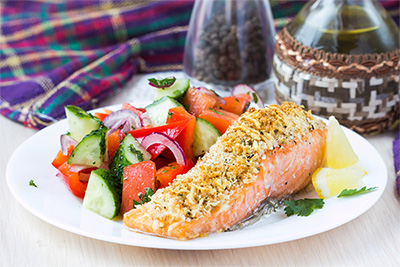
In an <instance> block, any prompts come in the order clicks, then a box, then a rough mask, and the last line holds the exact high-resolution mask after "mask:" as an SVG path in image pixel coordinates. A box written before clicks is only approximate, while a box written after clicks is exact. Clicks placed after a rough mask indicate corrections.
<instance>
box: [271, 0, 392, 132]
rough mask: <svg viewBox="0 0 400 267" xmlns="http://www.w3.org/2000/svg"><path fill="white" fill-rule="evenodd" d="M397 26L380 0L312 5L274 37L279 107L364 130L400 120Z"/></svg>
mask: <svg viewBox="0 0 400 267" xmlns="http://www.w3.org/2000/svg"><path fill="white" fill-rule="evenodd" d="M399 36H400V34H399V28H398V27H397V25H396V24H395V22H394V21H393V19H392V18H391V17H390V15H389V14H388V13H387V12H386V10H385V9H384V8H383V7H382V6H381V5H380V3H379V2H377V1H375V0H314V1H309V2H308V3H307V4H306V5H305V6H304V7H303V9H302V10H301V11H300V12H299V13H298V14H297V15H296V17H295V18H294V19H293V21H292V22H291V23H290V24H288V25H287V26H286V27H285V28H284V29H283V30H282V31H281V32H279V34H278V35H277V38H276V46H275V56H274V61H273V70H274V73H275V76H276V80H275V95H276V98H277V101H278V102H283V101H293V102H296V103H297V104H301V105H304V106H305V108H307V109H311V110H312V111H313V113H314V114H317V115H320V116H322V117H326V118H327V117H329V116H331V115H334V116H335V117H336V118H337V119H338V120H339V122H340V123H341V124H343V125H345V126H347V127H349V128H351V129H353V130H355V131H357V132H359V133H361V134H371V133H379V132H383V131H385V130H387V129H389V128H390V127H392V126H394V125H396V121H398V120H399V115H400V112H399V109H400V107H399V100H400V97H399V92H400V83H399V80H400V50H399Z"/></svg>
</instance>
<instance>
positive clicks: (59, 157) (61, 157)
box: [51, 145, 74, 169]
mask: <svg viewBox="0 0 400 267" xmlns="http://www.w3.org/2000/svg"><path fill="white" fill-rule="evenodd" d="M67 149H68V154H67V155H64V154H63V153H62V151H61V150H60V151H58V153H57V155H56V157H55V158H54V160H53V162H52V163H51V164H52V165H53V166H54V167H55V168H56V169H58V168H59V167H60V166H61V165H62V164H63V163H65V162H67V160H68V157H69V155H70V154H71V152H72V150H74V146H73V145H69V146H68V148H67Z"/></svg>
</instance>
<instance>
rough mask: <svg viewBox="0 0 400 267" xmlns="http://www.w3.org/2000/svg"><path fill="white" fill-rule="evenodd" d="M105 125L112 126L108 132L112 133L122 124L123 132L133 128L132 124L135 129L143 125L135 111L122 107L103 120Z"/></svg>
mask: <svg viewBox="0 0 400 267" xmlns="http://www.w3.org/2000/svg"><path fill="white" fill-rule="evenodd" d="M103 123H104V126H106V127H107V128H110V131H109V132H108V134H112V133H113V132H115V131H116V130H118V129H119V128H120V127H121V126H122V130H121V132H126V131H129V130H131V128H132V126H133V127H135V129H137V128H140V127H141V126H142V124H141V122H140V118H139V116H138V115H136V113H135V112H133V111H132V110H129V109H121V110H117V111H114V112H112V113H111V114H110V115H108V116H107V117H105V119H104V120H103Z"/></svg>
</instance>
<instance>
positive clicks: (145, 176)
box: [121, 160, 156, 214]
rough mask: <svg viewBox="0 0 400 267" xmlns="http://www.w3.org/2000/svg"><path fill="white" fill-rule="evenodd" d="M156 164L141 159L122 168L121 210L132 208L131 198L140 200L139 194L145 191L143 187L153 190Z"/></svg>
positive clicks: (123, 211)
mask: <svg viewBox="0 0 400 267" xmlns="http://www.w3.org/2000/svg"><path fill="white" fill-rule="evenodd" d="M155 177H156V164H155V163H154V162H153V161H151V160H147V161H142V162H139V163H135V164H132V165H129V166H126V167H125V168H124V176H123V183H122V203H121V212H122V214H124V213H125V212H128V211H130V210H131V209H133V200H136V201H137V202H140V198H139V195H140V194H144V193H145V188H151V189H152V190H153V192H154V191H155Z"/></svg>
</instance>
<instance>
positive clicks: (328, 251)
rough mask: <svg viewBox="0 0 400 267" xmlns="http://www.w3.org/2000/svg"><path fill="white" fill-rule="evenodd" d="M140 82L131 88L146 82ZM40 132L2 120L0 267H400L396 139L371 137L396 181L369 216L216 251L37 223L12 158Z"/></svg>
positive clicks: (122, 96) (131, 93) (122, 97)
mask: <svg viewBox="0 0 400 267" xmlns="http://www.w3.org/2000/svg"><path fill="white" fill-rule="evenodd" d="M139 78H140V77H139ZM139 78H135V79H133V81H132V82H131V83H130V84H129V85H128V86H127V87H132V85H136V84H140V83H143V80H138V79H139ZM135 90H136V91H135ZM143 90H147V89H143V88H142V89H141V88H135V89H134V90H128V89H126V88H125V89H124V90H122V91H121V92H120V93H119V94H117V95H115V96H114V97H112V98H111V99H109V100H107V101H106V102H105V103H103V104H102V105H103V106H106V105H109V104H115V103H121V102H125V101H130V100H132V99H134V98H135V95H138V94H143V93H144V92H143ZM146 95H148V94H146ZM146 97H147V96H146ZM35 132H36V131H35V130H32V129H28V128H25V127H23V126H22V125H20V124H17V123H15V122H12V121H10V120H8V119H6V118H4V117H0V157H1V158H0V174H1V175H0V205H1V216H0V245H1V249H0V266H288V265H290V266H400V199H399V197H397V195H396V192H395V175H394V167H393V158H392V141H393V139H394V136H395V132H387V133H384V134H381V135H376V136H370V137H367V138H366V139H367V140H368V141H369V142H370V143H371V144H372V145H373V146H374V147H375V148H376V149H377V150H378V152H379V153H380V154H381V156H382V157H383V159H384V161H385V163H386V166H387V169H388V173H389V177H388V179H389V180H388V185H387V187H386V190H385V192H384V193H383V195H382V197H381V199H380V200H379V201H378V202H377V203H376V204H375V205H374V206H373V207H372V208H371V209H369V210H368V211H367V212H365V213H364V214H363V215H361V216H359V217H358V218H356V219H354V220H352V221H351V222H348V223H346V224H344V225H342V226H340V227H337V228H335V229H333V230H330V231H328V232H325V233H322V234H318V235H315V236H311V237H307V238H303V239H300V240H295V241H290V242H285V243H279V244H275V245H268V246H261V247H254V248H243V249H228V250H215V251H179V250H162V249H151V248H140V247H134V246H127V245H119V244H114V243H109V242H104V241H99V240H95V239H91V238H88V237H83V236H80V235H77V234H73V233H70V232H68V231H65V230H62V229H59V228H57V227H55V226H52V225H50V224H49V223H47V222H44V221H42V220H40V219H39V218H37V217H35V216H34V215H33V214H31V213H30V212H29V211H27V210H26V209H25V208H23V207H22V206H21V205H20V204H19V203H18V202H17V201H16V200H15V199H14V197H13V196H12V195H11V193H10V191H9V189H8V187H7V184H6V177H5V172H6V166H7V162H8V159H9V158H10V156H11V155H12V153H13V152H14V150H15V149H16V148H17V147H18V146H19V145H20V144H21V143H22V142H24V141H25V140H27V139H28V138H29V137H30V136H32V135H33V134H34V133H35ZM32 156H34V154H32Z"/></svg>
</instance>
